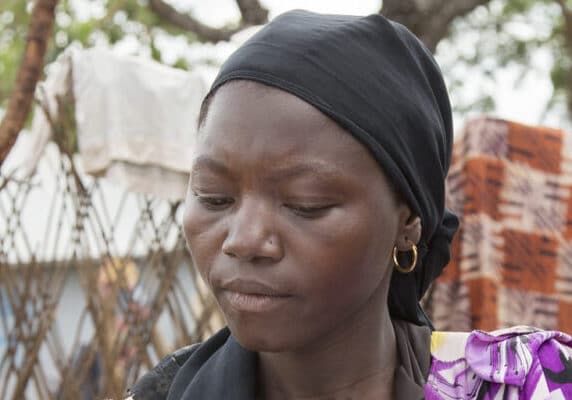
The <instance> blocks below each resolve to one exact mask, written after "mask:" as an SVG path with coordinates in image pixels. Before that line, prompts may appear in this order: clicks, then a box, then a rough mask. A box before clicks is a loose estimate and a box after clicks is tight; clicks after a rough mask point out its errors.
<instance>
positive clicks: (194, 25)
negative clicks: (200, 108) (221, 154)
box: [0, 0, 572, 165]
mask: <svg viewBox="0 0 572 400" xmlns="http://www.w3.org/2000/svg"><path fill="white" fill-rule="evenodd" d="M48 1H51V2H53V3H54V4H55V2H56V0H37V2H38V4H40V3H42V2H48ZM228 1H229V6H231V5H232V4H235V5H236V6H237V8H238V10H239V12H240V20H239V21H236V22H234V23H230V24H229V25H228V26H224V27H222V28H221V27H218V28H215V27H211V26H209V25H207V24H204V23H202V22H201V21H199V20H197V19H196V18H194V17H193V15H192V12H189V11H185V10H181V9H179V8H177V7H176V3H175V0H91V1H87V0H83V2H81V1H71V0H60V4H59V5H58V7H57V9H56V11H55V16H56V18H55V20H56V23H55V27H54V30H53V33H52V34H51V35H50V34H49V31H47V30H44V31H42V35H44V36H45V39H46V42H49V43H50V46H49V47H48V50H47V53H46V57H45V63H49V62H51V61H53V60H54V59H55V58H56V57H57V55H58V54H59V53H60V52H61V51H62V50H63V49H64V48H65V47H66V46H68V45H69V44H70V43H72V42H79V43H81V44H82V45H84V46H87V47H88V46H92V45H94V44H99V43H102V42H104V43H107V44H109V45H116V44H118V43H121V42H123V41H125V40H127V39H135V41H136V42H137V43H138V44H139V50H138V52H139V53H143V54H147V55H149V56H150V57H152V58H154V59H155V60H157V61H160V62H164V63H168V64H170V65H172V66H174V67H178V68H183V69H189V68H190V66H189V65H188V61H187V59H185V58H184V57H180V58H179V59H177V60H175V61H173V60H170V61H168V62H167V61H166V60H165V58H164V57H163V55H162V51H161V48H160V47H161V46H160V45H158V42H159V38H161V37H165V36H166V37H170V38H177V39H181V38H182V40H184V41H186V42H187V43H189V44H191V43H194V42H207V43H216V42H219V41H225V40H229V39H230V37H231V36H232V35H233V34H234V33H236V32H238V31H240V30H241V29H244V28H246V27H248V26H251V25H259V24H263V23H265V22H266V21H267V20H268V9H267V8H265V7H264V6H263V4H262V3H261V2H260V1H259V0H234V1H232V0H228ZM179 3H182V2H179ZM27 4H30V3H29V2H26V1H23V0H5V8H4V10H3V11H0V107H6V106H7V99H8V96H9V94H10V93H14V94H13V96H17V94H15V93H20V92H21V91H18V90H17V89H14V87H15V86H14V84H15V82H18V85H19V87H23V86H25V87H27V88H31V87H33V85H32V84H31V83H32V80H33V79H31V80H30V81H29V82H27V83H26V84H25V85H23V83H22V82H21V81H20V80H17V79H16V71H17V70H18V68H19V64H18V63H19V60H20V59H22V58H23V55H24V48H23V45H22V41H21V40H20V38H21V37H23V36H24V35H25V33H26V27H27V25H28V20H29V19H30V15H29V7H27ZM77 4H82V7H84V8H88V9H92V12H90V13H87V14H86V13H82V12H81V10H80V9H79V7H77ZM380 12H381V13H383V14H385V15H387V16H388V17H390V18H392V19H394V20H396V21H399V22H401V23H403V24H404V25H406V26H408V27H409V28H410V29H411V30H412V31H413V32H414V33H416V34H417V35H418V36H419V37H420V38H421V39H422V40H423V41H424V42H425V43H426V44H427V46H428V48H429V49H430V50H431V51H436V53H437V55H438V56H439V55H440V49H445V50H444V51H443V52H442V53H443V54H445V53H447V55H448V56H449V57H448V58H449V59H450V62H449V64H447V63H445V65H444V72H445V75H446V76H447V78H448V80H449V82H450V88H451V91H452V93H453V97H454V98H455V97H457V98H456V99H455V100H456V101H455V105H456V108H457V111H460V112H465V111H467V110H474V109H479V110H483V111H490V110H492V109H494V107H495V98H494V85H492V84H490V85H489V86H491V88H492V89H491V90H487V89H486V87H487V85H486V84H484V83H483V84H482V85H479V88H480V90H479V95H478V96H476V97H475V96H473V97H467V98H465V97H463V96H457V95H456V94H457V93H463V88H464V87H466V85H467V81H468V79H467V77H468V76H471V77H473V76H474V75H475V73H474V72H476V75H477V76H478V79H479V80H482V81H483V82H486V81H487V80H489V81H490V82H494V79H496V74H497V72H498V71H502V70H503V69H504V68H506V67H507V66H508V65H510V66H516V67H518V68H519V69H520V73H521V75H522V77H524V76H526V75H527V74H529V73H530V65H531V59H532V58H533V56H534V54H535V52H537V51H539V49H547V50H549V52H550V54H551V57H552V65H551V77H550V79H551V82H552V85H553V87H554V90H553V96H552V99H551V100H550V102H549V104H547V105H546V108H547V112H548V111H550V110H552V109H558V108H559V107H560V108H562V105H566V104H567V105H568V108H569V109H570V110H572V7H571V6H569V5H567V3H566V2H565V0H455V1H450V0H384V1H383V4H382V7H381V10H380ZM86 15H87V16H86ZM539 18H540V19H541V24H540V25H538V24H537V25H538V26H540V27H543V29H538V32H535V33H533V34H522V30H521V31H519V30H518V29H514V26H515V25H518V24H520V25H533V24H534V23H535V22H538V20H539ZM32 19H33V18H32ZM475 33H476V34H475ZM467 37H469V39H470V42H471V45H470V46H466V45H465V44H464V42H465V41H466V40H467ZM475 37H476V38H475ZM467 47H468V48H467ZM36 62H37V63H39V64H38V65H36V66H35V70H36V71H40V70H41V62H40V61H38V60H36ZM459 71H460V72H459ZM467 71H471V72H470V73H467ZM473 79H475V78H473ZM26 93H27V94H26V96H28V97H29V99H28V100H26V98H21V99H20V100H19V101H24V102H25V101H28V102H30V101H31V100H30V99H31V96H32V93H33V90H32V91H29V90H28V91H27V92H26ZM22 104H24V103H22ZM7 110H8V111H7V115H6V118H4V120H6V119H8V118H9V117H10V115H11V114H12V113H13V112H11V111H10V107H8V108H7ZM21 111H22V112H21V114H24V115H26V114H28V111H26V110H25V109H21ZM19 118H20V119H21V115H20V117H19ZM3 124H4V125H6V124H7V122H5V121H3ZM10 126H12V128H11V132H12V134H13V132H14V129H15V128H14V127H15V126H16V125H13V124H12V125H10ZM18 130H19V129H18ZM3 131H5V128H3V129H1V130H0V149H2V151H0V165H1V163H2V160H3V159H4V157H5V154H6V149H9V147H10V146H11V143H12V142H13V135H12V134H8V135H5V134H4V133H3ZM16 133H17V132H16ZM6 137H9V139H7V138H6Z"/></svg>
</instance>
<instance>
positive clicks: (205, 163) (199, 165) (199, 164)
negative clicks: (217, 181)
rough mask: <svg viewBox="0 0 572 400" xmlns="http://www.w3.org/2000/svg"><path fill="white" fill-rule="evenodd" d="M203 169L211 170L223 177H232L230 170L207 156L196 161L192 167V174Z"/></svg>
mask: <svg viewBox="0 0 572 400" xmlns="http://www.w3.org/2000/svg"><path fill="white" fill-rule="evenodd" d="M201 169H209V170H211V171H213V172H216V173H219V174H221V175H230V169H229V168H228V167H227V166H226V165H224V164H223V163H222V162H220V161H218V160H215V159H214V158H211V157H209V156H206V155H202V156H199V157H197V158H196V159H195V161H194V162H193V165H192V167H191V174H194V173H196V172H197V171H199V170H201Z"/></svg>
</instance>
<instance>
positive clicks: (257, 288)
mask: <svg viewBox="0 0 572 400" xmlns="http://www.w3.org/2000/svg"><path fill="white" fill-rule="evenodd" d="M451 144H452V122H451V109H450V105H449V100H448V96H447V92H446V88H445V85H444V83H443V79H442V77H441V73H440V71H439V69H438V67H437V65H436V63H435V61H434V60H433V58H432V56H431V55H430V53H429V52H428V51H427V49H426V48H425V47H424V46H423V45H422V44H421V43H420V42H419V41H418V40H417V39H416V38H415V37H414V36H413V35H412V34H411V33H410V32H409V31H407V30H406V29H405V28H404V27H402V26H401V25H399V24H396V23H393V22H391V21H388V20H387V19H385V18H384V17H382V16H380V15H372V16H369V17H365V18H361V17H350V16H334V15H319V14H314V13H309V12H305V11H293V12H289V13H286V14H284V15H282V16H280V17H278V18H276V19H275V20H274V21H273V22H271V23H270V24H268V25H267V26H266V27H265V28H264V29H263V30H261V31H260V32H259V33H258V34H256V35H255V36H254V37H253V38H252V39H251V40H249V41H248V42H247V43H246V44H245V45H244V46H243V47H241V48H240V49H239V50H238V51H237V52H236V53H234V54H233V55H232V56H231V57H230V58H229V60H228V61H227V62H226V63H225V64H224V65H223V67H222V69H221V71H220V73H219V75H218V77H217V79H216V80H215V82H214V84H213V86H212V88H211V91H210V93H209V95H208V96H207V98H206V99H205V101H204V103H203V108H202V111H201V116H200V121H199V133H198V143H197V148H196V154H195V158H194V162H193V165H192V169H191V178H190V184H189V192H188V197H187V201H186V213H185V218H184V229H185V234H186V237H187V240H188V243H189V248H190V252H191V256H192V258H193V261H194V263H195V265H196V267H197V268H198V270H199V271H200V273H201V275H202V277H203V278H204V280H205V282H206V283H207V284H208V285H209V287H210V288H211V289H212V291H213V293H214V295H215V296H216V298H217V301H218V303H219V305H220V307H221V310H222V312H223V314H224V316H225V318H226V321H227V323H228V328H225V329H223V330H222V331H220V332H219V333H217V334H216V335H215V336H213V337H212V338H211V339H209V340H208V341H206V342H205V343H203V344H200V345H196V346H192V347H189V348H185V349H181V350H179V351H178V352H176V353H174V354H173V355H171V356H169V357H167V358H166V359H164V360H163V361H162V362H161V363H160V365H159V366H157V367H156V368H155V369H154V370H152V371H151V372H150V373H148V374H147V375H146V376H145V377H143V378H142V379H141V380H140V381H139V382H138V383H137V384H136V385H135V386H134V387H133V388H132V389H131V394H132V396H133V398H135V399H137V400H140V399H169V400H175V399H193V400H195V399H237V400H242V399H245V400H246V399H264V400H274V399H361V400H367V399H421V398H424V397H425V396H426V397H427V398H432V399H438V398H447V399H451V398H458V399H461V398H463V399H464V398H482V399H488V398H491V399H492V398H497V397H495V396H499V395H500V396H502V395H503V393H504V394H505V395H507V396H517V397H507V398H550V397H549V396H550V393H551V392H554V393H556V390H559V392H558V394H559V395H561V396H563V397H553V398H572V397H566V396H572V384H571V383H570V382H572V377H570V373H571V372H572V368H570V364H569V361H570V357H569V356H568V355H567V354H566V352H565V350H564V349H565V347H564V345H565V344H568V345H570V344H571V343H572V341H571V339H570V338H569V337H567V336H565V335H562V334H557V333H546V332H535V331H532V330H523V331H514V332H513V331H510V332H503V333H502V335H486V334H482V335H481V334H479V333H476V334H473V335H471V336H467V335H465V336H463V337H459V336H454V337H453V339H451V337H449V336H445V335H437V334H435V335H434V336H433V341H434V346H433V349H434V353H435V354H438V355H439V357H441V359H440V358H438V357H436V356H435V354H434V356H433V357H432V356H431V351H430V349H431V345H430V341H431V324H430V322H429V320H428V319H427V317H426V316H425V314H424V313H423V311H422V309H421V308H420V306H419V300H420V299H421V297H422V296H423V294H424V292H425V291H426V289H427V287H428V286H429V284H430V283H431V281H432V280H433V279H435V278H436V277H437V276H438V274H439V273H440V272H441V270H442V268H444V266H445V265H446V264H447V262H448V260H449V243H450V241H451V238H452V236H453V234H454V232H455V230H456V228H457V219H456V218H455V216H454V215H452V214H451V213H450V212H448V211H447V210H446V209H445V207H444V198H445V188H444V181H445V176H446V174H447V169H448V167H449V161H450V155H451ZM479 335H480V336H479ZM534 335H536V336H534ZM542 335H543V336H542ZM528 339H530V340H534V342H535V343H542V344H544V343H546V344H547V345H544V346H541V347H542V348H544V349H547V353H546V357H548V358H550V360H551V363H550V369H551V371H552V372H553V373H554V374H555V375H554V376H552V377H549V376H548V375H549V374H548V373H543V371H544V370H543V369H542V368H543V367H547V366H546V365H544V364H541V363H540V361H538V360H539V357H538V354H537V353H535V351H537V350H539V348H538V346H537V347H536V348H535V349H532V350H531V349H529V348H528V347H527V346H526V343H528V342H529V340H528ZM452 340H453V341H455V342H456V343H458V345H457V346H456V347H455V348H454V349H453V350H458V349H459V348H461V349H463V350H464V349H465V348H466V350H467V352H466V353H463V352H462V353H461V354H460V356H459V357H457V359H451V360H449V359H447V357H451V351H449V350H451V346H450V345H449V343H450V342H451V341H452ZM444 343H445V344H444ZM479 346H480V347H479ZM549 348H550V351H548V349H549ZM475 349H479V351H477V352H474V353H475V354H474V356H471V357H473V358H471V357H469V355H470V354H473V353H470V352H471V351H474V350H475ZM499 349H501V352H500V353H498V354H501V355H509V356H510V357H509V358H510V359H509V360H508V361H507V362H506V363H504V362H503V363H501V366H502V368H504V367H505V364H507V363H508V364H507V365H509V367H510V368H508V369H507V368H504V370H507V371H509V372H507V373H504V372H503V371H504V370H503V371H500V370H499V369H496V367H497V363H496V361H495V360H494V359H493V361H495V362H492V363H488V360H489V359H487V363H483V362H482V361H483V360H485V358H484V355H488V356H490V355H496V354H497V353H495V351H497V350H499ZM503 349H504V350H503ZM548 353H550V354H548ZM518 356H521V357H523V359H522V360H520V359H519V358H518ZM479 357H481V358H479ZM511 357H512V358H511ZM473 359H477V362H476V364H475V363H472V362H473V361H474V360H473ZM521 361H524V363H523V362H521ZM535 363H536V364H535ZM566 363H568V364H566ZM485 364H486V365H485ZM524 367H528V370H534V371H535V374H536V375H535V377H534V379H535V382H534V383H532V380H531V379H525V381H526V382H528V383H530V387H527V389H526V390H528V392H526V393H525V392H524V389H523V385H524V384H522V385H520V386H519V384H520V381H518V382H517V381H516V380H515V379H513V378H514V376H518V377H521V375H522V374H523V371H524V369H523V368H524ZM451 368H453V369H452V370H451ZM479 368H480V369H479ZM534 368H537V369H534ZM538 368H540V369H538ZM567 368H568V369H567ZM528 370H527V371H528ZM505 372H506V371H505ZM503 373H504V375H503ZM513 373H514V374H516V375H514V376H513V375H511V374H513ZM519 374H520V375H519ZM567 374H568V375H567ZM525 375H526V374H525ZM540 375H542V377H541V376H540ZM527 376H528V375H526V376H525V378H527ZM556 376H557V377H556ZM540 378H542V379H540ZM521 380H522V379H521ZM526 382H525V383H526ZM542 385H544V386H542ZM537 386H538V387H540V386H542V387H541V388H540V389H538V390H544V391H543V392H542V393H544V394H546V393H548V395H546V396H545V397H530V396H532V394H533V393H534V394H535V395H536V394H538V393H540V392H539V391H537V392H534V390H536V387H537ZM521 389H522V390H521ZM527 393H528V394H527ZM518 396H520V397H518ZM522 396H528V397H522ZM555 396H556V395H555Z"/></svg>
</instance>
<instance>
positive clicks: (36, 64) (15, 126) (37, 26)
mask: <svg viewBox="0 0 572 400" xmlns="http://www.w3.org/2000/svg"><path fill="white" fill-rule="evenodd" d="M57 3H58V0H37V1H36V5H35V6H34V10H33V11H32V15H31V17H30V26H29V28H28V37H27V39H26V48H25V50H24V57H23V60H22V63H21V64H20V68H19V70H18V77H17V78H16V86H15V87H14V90H13V92H12V96H11V97H10V101H9V103H8V107H7V109H6V114H4V118H3V119H2V122H1V123H0V166H1V165H2V163H3V162H4V160H5V159H6V157H7V156H8V153H9V152H10V150H11V149H12V146H13V145H14V143H15V142H16V139H17V137H18V134H19V133H20V131H21V130H22V127H23V126H24V123H25V122H26V118H27V116H28V113H29V112H30V107H31V105H32V100H33V98H34V92H35V90H36V84H37V83H38V79H39V78H40V76H41V74H42V69H43V66H44V55H45V54H46V48H47V44H48V40H49V38H50V34H51V31H52V26H53V23H54V15H55V8H56V4H57Z"/></svg>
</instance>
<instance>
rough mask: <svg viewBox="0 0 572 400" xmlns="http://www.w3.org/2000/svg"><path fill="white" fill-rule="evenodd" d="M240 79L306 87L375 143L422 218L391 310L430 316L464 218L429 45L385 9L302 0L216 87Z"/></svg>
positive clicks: (422, 319)
mask: <svg viewBox="0 0 572 400" xmlns="http://www.w3.org/2000/svg"><path fill="white" fill-rule="evenodd" d="M235 79H246V80H252V81H257V82H260V83H263V84H266V85H270V86H273V87H276V88H279V89H282V90H285V91H287V92H289V93H291V94H294V95H296V96H298V97H300V98H301V99H302V100H304V101H306V102H308V103H310V104H312V105H313V106H314V107H316V108H318V109H319V110H321V111H322V112H323V113H325V114H326V115H328V116H329V117H330V118H332V119H333V120H335V121H336V122H337V123H338V124H340V125H341V126H342V127H343V128H345V129H346V130H347V131H348V132H349V133H350V134H352V135H353V136H354V137H355V138H356V139H358V140H359V141H360V142H362V143H363V144H364V145H365V146H366V147H367V148H368V149H369V150H370V151H371V153H372V155H373V156H374V157H375V159H376V160H377V162H378V163H379V165H380V166H381V168H382V169H383V171H384V172H385V174H386V175H387V176H388V177H389V179H390V180H391V181H392V182H393V184H394V186H395V187H396V188H397V190H398V192H399V193H400V195H401V196H402V197H403V199H404V200H405V201H406V202H407V203H408V204H409V206H410V207H411V208H412V210H413V211H414V212H415V213H416V214H417V215H419V216H420V218H421V222H422V238H421V245H420V246H419V247H420V249H421V254H420V260H419V263H420V264H418V266H417V268H416V269H415V271H414V272H413V273H410V274H402V273H398V272H396V271H395V272H394V274H393V276H392V281H391V286H390V290H389V299H388V304H389V310H390V313H391V315H392V318H396V319H403V320H407V321H411V322H413V323H416V324H419V325H431V323H430V321H429V319H428V318H427V317H426V316H425V313H424V312H423V310H422V309H421V307H420V305H419V301H420V299H421V298H422V296H423V294H424V293H425V291H426V290H427V288H428V287H429V284H430V283H431V282H432V281H433V280H434V279H435V278H436V277H437V276H438V275H439V274H440V273H441V271H442V269H443V268H444V267H445V265H446V264H447V263H448V262H449V258H450V249H449V247H450V246H449V245H450V241H451V239H452V236H453V234H454V233H455V231H456V229H457V225H458V220H457V218H456V217H455V216H454V215H453V214H452V213H450V212H449V211H448V210H446V209H445V177H446V174H447V170H448V168H449V163H450V159H451V150H452V141H453V134H452V117H451V106H450V103H449V98H448V95H447V90H446V87H445V84H444V82H443V78H442V76H441V72H440V70H439V67H438V66H437V64H436V62H435V60H434V59H433V57H432V55H431V53H430V52H429V51H428V50H427V48H426V47H425V46H424V45H423V44H422V43H421V42H420V41H419V40H418V39H417V38H416V37H415V36H414V35H413V34H412V33H411V32H409V31H408V30H407V29H406V28H405V27H403V26H402V25H399V24H397V23H395V22H392V21H390V20H388V19H386V18H385V17H383V16H381V15H378V14H376V15H370V16H368V17H356V16H342V15H322V14H316V13H311V12H307V11H301V10H296V11H291V12H287V13H285V14H282V15H280V16H278V17H277V18H275V19H274V20H273V21H272V22H270V23H269V24H268V25H266V26H265V27H264V28H263V29H262V30H260V31H259V32H258V33H256V34H255V35H254V36H253V37H252V38H251V39H250V40H248V41H247V42H246V43H245V44H244V45H243V46H242V47H240V48H239V49H238V50H237V51H236V52H235V53H234V54H232V55H231V56H230V58H229V59H228V60H227V61H226V62H225V63H224V65H223V66H222V68H221V70H220V72H219V74H218V76H217V78H216V79H215V81H214V83H213V85H212V88H211V91H210V93H213V92H214V91H215V90H216V89H217V88H218V87H220V86H221V85H223V84H224V83H226V82H228V81H230V80H235ZM371 240H376V238H372V239H371Z"/></svg>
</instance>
